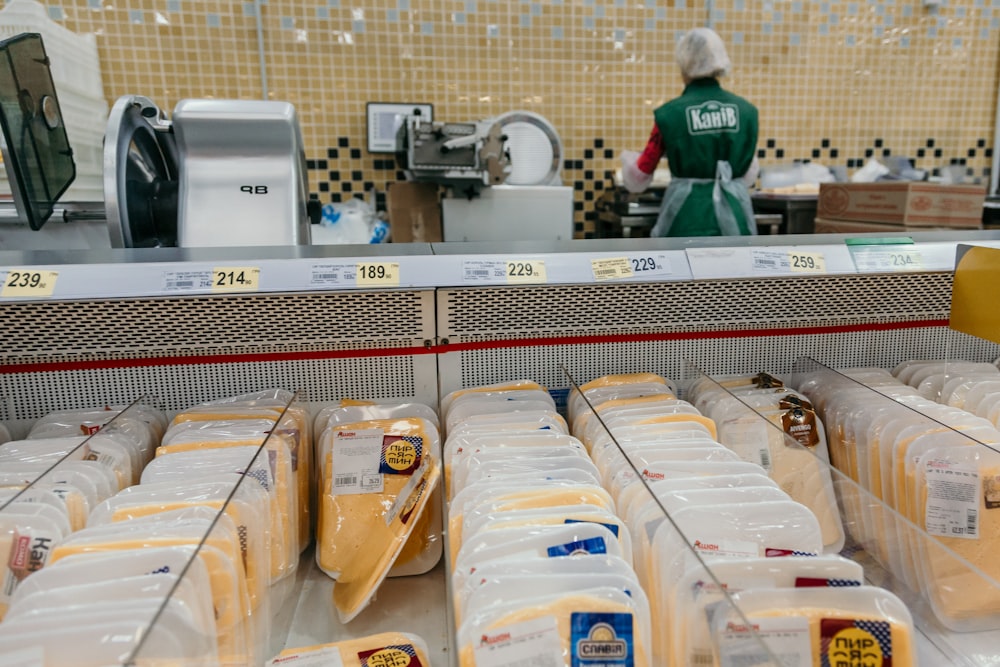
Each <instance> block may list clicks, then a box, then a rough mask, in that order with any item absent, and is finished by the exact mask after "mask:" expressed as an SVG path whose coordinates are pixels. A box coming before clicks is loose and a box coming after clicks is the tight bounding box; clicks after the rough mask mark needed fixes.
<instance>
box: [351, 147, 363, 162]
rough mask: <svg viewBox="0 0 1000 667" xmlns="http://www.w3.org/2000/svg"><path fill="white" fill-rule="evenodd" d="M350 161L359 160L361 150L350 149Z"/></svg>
mask: <svg viewBox="0 0 1000 667" xmlns="http://www.w3.org/2000/svg"><path fill="white" fill-rule="evenodd" d="M351 159H352V160H360V159H361V149H360V148H352V149H351Z"/></svg>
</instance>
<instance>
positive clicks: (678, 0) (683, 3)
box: [674, 0, 688, 9]
mask: <svg viewBox="0 0 1000 667" xmlns="http://www.w3.org/2000/svg"><path fill="white" fill-rule="evenodd" d="M687 6H688V5H687V0H674V9H687Z"/></svg>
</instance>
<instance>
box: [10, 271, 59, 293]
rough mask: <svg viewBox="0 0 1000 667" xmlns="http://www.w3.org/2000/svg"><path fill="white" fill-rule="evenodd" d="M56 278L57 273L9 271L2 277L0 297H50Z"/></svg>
mask: <svg viewBox="0 0 1000 667" xmlns="http://www.w3.org/2000/svg"><path fill="white" fill-rule="evenodd" d="M58 277H59V272H58V271H37V270H34V269H28V268H22V269H19V268H15V269H10V270H9V271H7V275H6V276H4V279H3V288H2V289H0V296H52V291H53V290H54V289H55V288H56V279H57V278H58Z"/></svg>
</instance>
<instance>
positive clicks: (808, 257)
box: [788, 251, 826, 273]
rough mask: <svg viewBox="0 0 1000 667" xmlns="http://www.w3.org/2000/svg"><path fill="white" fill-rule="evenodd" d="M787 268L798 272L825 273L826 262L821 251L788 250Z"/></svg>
mask: <svg viewBox="0 0 1000 667" xmlns="http://www.w3.org/2000/svg"><path fill="white" fill-rule="evenodd" d="M788 268H789V269H791V270H792V271H796V272H800V273H826V262H825V261H824V259H823V253H821V252H795V251H792V252H789V253H788Z"/></svg>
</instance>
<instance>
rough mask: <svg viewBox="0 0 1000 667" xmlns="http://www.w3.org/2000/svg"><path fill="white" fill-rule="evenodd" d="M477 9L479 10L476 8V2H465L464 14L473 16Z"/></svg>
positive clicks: (473, 0)
mask: <svg viewBox="0 0 1000 667" xmlns="http://www.w3.org/2000/svg"><path fill="white" fill-rule="evenodd" d="M478 9H479V8H478V7H477V6H476V0H465V13H466V14H475V13H476V11H478Z"/></svg>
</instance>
